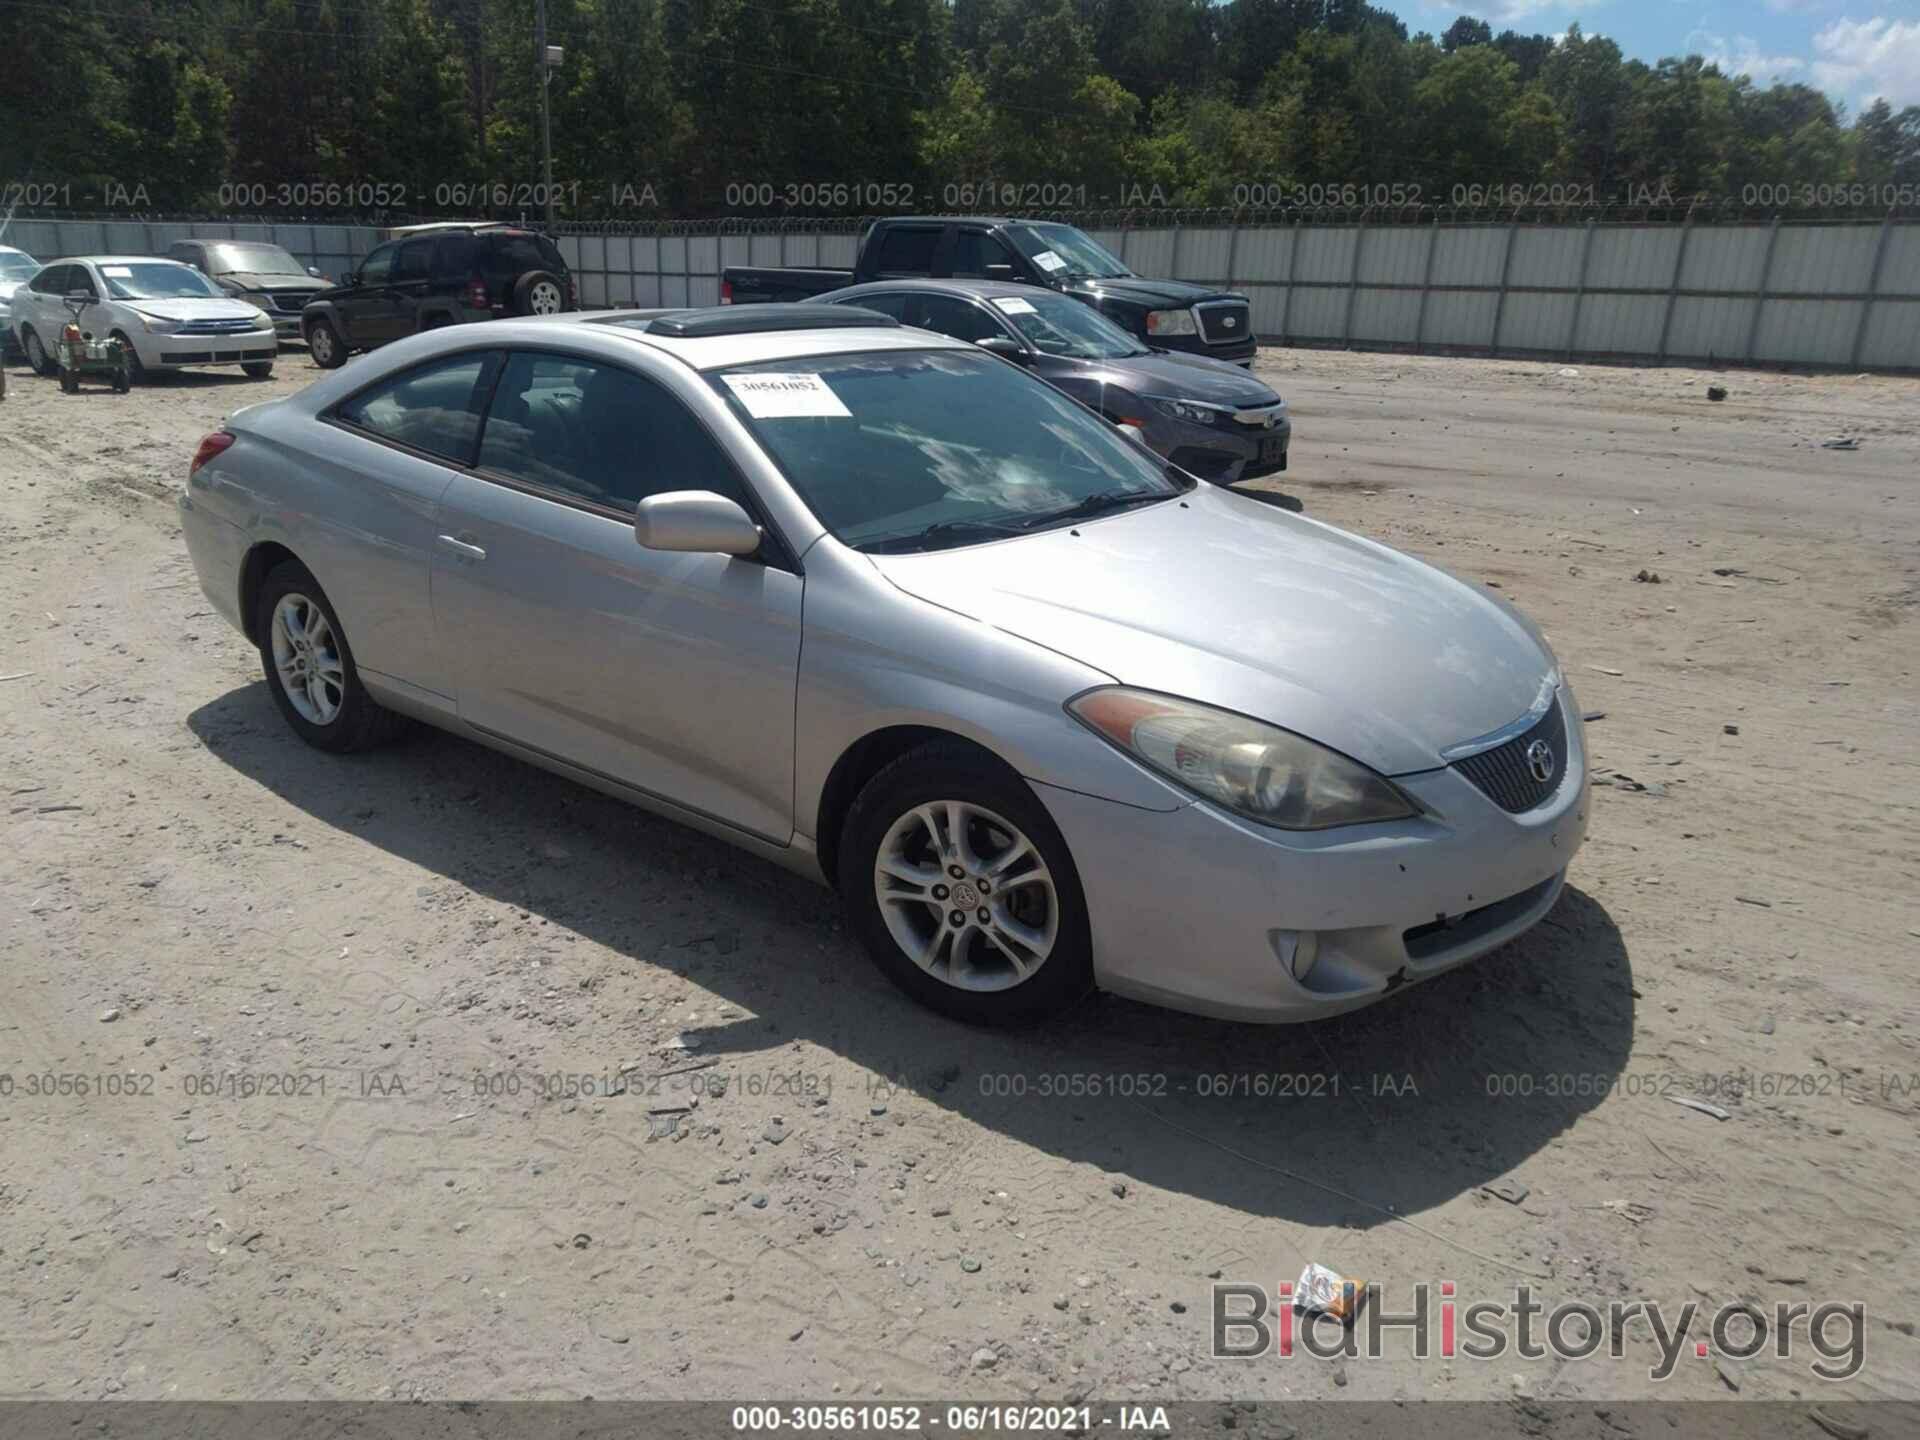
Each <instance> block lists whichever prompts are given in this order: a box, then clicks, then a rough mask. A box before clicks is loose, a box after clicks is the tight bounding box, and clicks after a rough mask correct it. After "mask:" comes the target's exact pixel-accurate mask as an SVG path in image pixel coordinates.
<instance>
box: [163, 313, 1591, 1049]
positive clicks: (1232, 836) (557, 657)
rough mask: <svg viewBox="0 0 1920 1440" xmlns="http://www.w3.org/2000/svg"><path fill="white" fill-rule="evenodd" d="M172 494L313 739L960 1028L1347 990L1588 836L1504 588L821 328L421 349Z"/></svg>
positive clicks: (1436, 959) (1525, 884)
mask: <svg viewBox="0 0 1920 1440" xmlns="http://www.w3.org/2000/svg"><path fill="white" fill-rule="evenodd" d="M181 512H182V520H183V524H184V529H185V533H186V539H187V544H188V547H189V549H190V550H191V552H192V556H193V561H194V565H195V566H196V568H197V569H198V571H199V575H200V580H201V583H202V584H203V585H204V587H205V589H206V592H207V594H208V595H209V596H210V597H211V599H212V601H213V603H214V604H215V605H216V606H217V607H218V608H219V610H220V611H221V613H223V614H224V615H225V616H226V617H227V618H228V619H229V620H231V621H232V622H233V623H234V624H235V625H237V626H238V627H239V628H240V629H241V630H242V631H243V632H244V633H245V635H246V636H247V638H248V639H249V640H250V641H252V642H253V643H254V644H255V645H257V646H258V647H259V650H260V654H261V657H262V662H263V666H264V670H265V674H266V681H267V685H268V686H269V688H270V689H271V692H272V694H273V698H274V700H275V702H276V703H277V704H278V706H279V708H280V710H281V712H282V714H283V715H284V716H285V718H286V721H287V723H288V724H289V725H290V726H292V728H293V729H294V730H295V731H296V732H297V733H298V734H299V735H300V736H301V738H303V739H304V740H306V741H308V742H309V743H310V744H312V745H314V746H317V747H318V748H320V749H321V750H328V751H346V750H353V749H357V748H360V747H363V746H366V745H370V744H373V743H375V742H377V741H380V740H382V739H384V738H386V737H388V736H390V735H392V734H394V733H395V731H396V729H397V728H398V727H399V726H401V725H402V724H403V723H404V717H412V718H413V719H416V720H421V721H425V722H427V723H429V724H432V725H437V726H442V727H444V728H446V729H449V730H453V731H456V732H458V733H460V734H463V735H466V736H469V737H471V738H473V739H476V740H479V741H481V742H483V743H485V744H488V745H492V746H495V747H498V748H499V749H501V750H504V751H506V752H508V753H510V754H513V755H517V756H520V757H522V758H524V759H525V760H528V761H530V762H532V763H533V764H536V765H541V766H544V767H546V768H548V769H550V770H554V771H557V772H559V773H560V774H563V775H567V776H571V777H572V778H574V779H576V780H578V781H581V782H583V783H585V784H588V785H592V786H595V787H598V788H600V789H602V790H605V791H607V792H609V793H611V794H614V795H618V796H622V797H625V798H627V799H630V800H632V801H634V802H635V803H637V804H641V805H644V806H647V807H649V808H651V809H653V810H656V811H659V812H661V813H664V814H666V815H669V816H672V817H674V818H676V819H679V820H682V821H684V822H686V823H687V824H690V825H694V826H697V827H699V828H700V829H702V830H705V831H707V832H709V833H711V834H714V835H717V836H721V837H723V838H725V839H727V840H729V841H732V842H733V843H735V844H737V845H739V846H741V847H742V848H744V849H746V850H748V851H751V852H753V853H754V854H757V855H760V856H764V857H766V858H768V859H771V860H774V861H777V862H779V863H782V864H785V865H788V866H791V867H793V868H795V869H798V870H800V871H803V872H805V873H807V874H809V875H812V876H814V877H815V878H817V879H821V880H824V881H826V882H828V883H830V884H832V885H833V886H835V887H836V888H837V889H838V891H839V893H840V895H841V897H842V900H843V902H844V904H845V906H846V908H847V911H848V913H849V915H850V916H851V920H852V925H853V928H854V930H855V931H856V932H857V933H858V934H859V936H860V937H861V939H862V940H863V941H864V943H865V945H866V948H867V949H868V950H869V951H871V953H872V955H873V957H874V959H875V960H876V961H877V962H878V963H879V965H880V967H881V969H882V970H883V971H885V972H886V974H887V975H889V976H890V977H891V978H892V979H893V980H894V981H896V982H897V983H898V984H899V985H900V986H901V987H902V988H904V989H905V990H907V991H908V992H909V993H910V994H912V995H914V996H915V997H917V998H918V999H920V1000H921V1001H923V1002H925V1003H926V1004H928V1005H931V1006H933V1007H935V1008H936V1009H939V1010H941V1011H943V1012H945V1013H947V1014H949V1015H952V1016H955V1017H957V1018H960V1019H962V1020H966V1021H973V1022H982V1023H1011V1022H1020V1021H1028V1020H1032V1019H1035V1018H1037V1017H1040V1016H1043V1015H1046V1014H1049V1013H1051V1012H1054V1011H1057V1010H1059V1009H1061V1008H1062V1007H1064V1006H1067V1005H1070V1004H1071V1003H1073V1002H1074V1001H1076V1000H1077V999H1079V998H1080V997H1081V996H1083V995H1085V994H1086V993H1087V992H1088V991H1089V990H1090V989H1092V988H1094V987H1102V988H1105V989H1109V990H1112V991H1115V992H1119V993H1123V994H1126V995H1131V996H1135V997H1138V998H1141V999H1145V1000H1148V1001H1153V1002H1157V1003H1160V1004H1163V1005H1168V1006H1173V1007H1177V1008H1179V1009H1183V1010H1192V1011H1197V1012H1201V1013H1205V1014H1210V1015H1216V1016H1223V1017H1230V1018H1237V1019H1245V1020H1261V1021H1293V1020H1307V1019H1313V1018H1316V1017H1319V1016H1324V1015H1329V1014H1333V1013H1336V1012H1339V1011H1342V1010H1348V1009H1352V1008H1353V1007H1355V1006H1359V1005H1364V1004H1366V1003H1368V1002H1369V1001H1372V1000H1376V999H1378V998H1380V997H1381V996H1383V995H1385V994H1387V993H1388V992H1389V991H1392V990H1395V989H1398V988H1400V987H1401V986H1402V985H1404V984H1407V983H1409V982H1412V981H1417V980H1422V979H1425V978H1427V977H1429V976H1432V975H1435V974H1438V973H1439V972H1441V971H1444V970H1447V969H1449V968H1451V967H1453V966H1455V965H1458V964H1460V963H1462V962H1463V961H1466V960H1469V959H1471V958H1473V957H1474V956H1477V955H1480V954H1483V953H1484V952H1486V951H1488V950H1490V949H1492V948H1494V947H1495V946H1497V945H1500V944H1501V943H1503V942H1504V941H1506V940H1509V939H1511V938H1512V937H1514V936H1516V935H1518V934H1520V933H1521V932H1522V931H1524V930H1525V929H1527V928H1528V927H1529V926H1531V925H1532V924H1534V923H1535V922H1536V921H1538V920H1539V919H1541V917H1542V916H1544V915H1545V914H1546V913H1547V911H1548V910H1549V909H1550V908H1551V907H1552V906H1553V904H1554V901H1555V900H1556V898H1557V897H1558V895H1559V893H1560V889H1561V886H1562V884H1563V883H1564V881H1565V877H1566V872H1567V865H1568V862H1569V861H1570V860H1571V859H1572V858H1573V854H1574V851H1575V850H1576V849H1578V848H1579V845H1580V842H1581V838H1582V836H1583V834H1584V832H1585V828H1586V820H1587V800H1586V757H1585V750H1584V746H1583V741H1582V733H1581V726H1580V712H1579V709H1578V707H1577V705H1576V704H1575V702H1574V699H1573V695H1572V693H1571V691H1570V690H1569V688H1568V686H1567V683H1566V679H1565V677H1564V676H1563V674H1562V673H1561V671H1560V668H1559V666H1558V665H1557V663H1556V661H1555V659H1554V656H1553V653H1552V652H1551V650H1550V649H1549V648H1548V646H1547V644H1546V643H1545V641H1544V640H1543V639H1542V637H1541V635H1540V633H1539V631H1538V630H1537V629H1536V628H1535V627H1534V626H1533V625H1532V624H1531V623H1529V621H1528V620H1527V619H1526V618H1525V617H1523V616H1522V615H1521V614H1520V613H1519V612H1518V611H1517V610H1515V609H1514V608H1513V607H1512V606H1511V605H1509V604H1507V603H1506V602H1505V601H1504V600H1502V599H1500V598H1498V597H1496V596H1493V595H1491V594H1489V593H1487V592H1486V591H1484V590H1482V589H1481V588H1479V587H1477V586H1474V585H1470V584H1466V583H1463V582H1462V581H1459V580H1456V579H1454V578H1452V577H1451V576H1448V575H1446V574H1443V573H1442V572H1440V571H1438V570H1435V569H1433V568H1431V567H1430V566H1427V565H1425V564H1422V563H1420V562H1419V561H1416V560H1413V559H1410V558H1409V557H1407V556H1405V555H1402V554H1399V553H1397V552H1395V551H1393V550H1390V549H1388V548H1386V547H1385V546H1382V545H1378V544H1375V543H1373V542H1372V541H1369V540H1365V539H1361V538H1359V537H1357V536H1354V535H1350V534H1347V533H1345V532H1343V531H1340V530H1336V529H1334V528H1333V527H1331V526H1329V525H1325V524H1322V523H1320V522H1318V521H1315V520H1312V519H1308V518H1306V517H1304V516H1301V515H1296V514H1290V513H1288V512H1286V511H1283V510H1280V509H1276V508H1274V507H1271V506H1268V505H1264V504H1261V503H1259V502H1258V501H1256V500H1253V499H1249V498H1247V497H1245V496H1240V495H1235V494H1232V493H1230V492H1227V491H1223V490H1221V489H1219V488H1217V487H1215V486H1212V485H1205V484H1200V483H1198V482H1196V481H1195V480H1194V479H1193V478H1192V477H1191V476H1189V475H1187V474H1185V473H1184V472H1182V471H1180V470H1178V469H1176V468H1174V467H1173V466H1172V465H1170V464H1169V463H1168V462H1167V461H1166V460H1164V459H1162V458H1161V457H1159V456H1157V455H1155V454H1153V453H1152V452H1151V451H1150V450H1148V449H1147V448H1146V447H1145V446H1143V445H1141V444H1140V443H1139V442H1138V441H1137V440H1135V439H1132V438H1130V437H1129V436H1128V435H1127V434H1126V433H1125V432H1124V431H1122V430H1121V429H1118V428H1116V427H1115V426H1114V425H1112V424H1110V423H1109V422H1108V421H1106V420H1104V419H1102V418H1101V417H1100V416H1098V415H1097V414H1095V413H1094V412H1093V411H1091V410H1089V409H1087V408H1085V407H1083V406H1082V405H1081V404H1080V403H1078V402H1077V401H1075V400H1073V399H1072V398H1070V397H1068V396H1066V395H1064V394H1062V393H1061V392H1060V391H1058V390H1056V389H1053V388H1052V387H1051V386H1049V385H1047V384H1045V383H1043V382H1042V381H1040V380H1038V379H1036V378H1035V377H1034V376H1033V375H1031V374H1030V373H1028V372H1026V371H1024V370H1022V369H1020V368H1017V367H1015V366H1012V365H1008V364H1006V363H1005V362H1004V361H1002V360H1000V359H998V358H996V357H995V356H993V355H989V354H985V353H982V352H981V351H980V350H979V349H978V348H977V347H975V346H972V345H969V344H966V343H964V342H961V341H957V340H953V339H949V338H946V337H943V336H938V335H933V334H929V333H927V332H925V331H920V330H914V329H909V328H905V327H903V326H900V325H898V324H896V323H894V322H893V321H891V320H890V319H888V318H887V317H886V316H883V315H878V314H870V313H863V312H862V311H860V310H858V309H855V308H851V307H846V306H810V305H778V306H776V305H767V306H742V307H733V308H727V309H718V310H710V311H680V312H672V313H654V314H649V313H645V312H625V313H624V314H615V315H602V316H598V317H585V316H579V315H568V316H563V317H559V318H557V319H550V320H508V321H499V322H495V323H493V324H489V325H485V326H459V327H454V328H449V329H444V330H439V331H435V332H431V333H428V334H423V335H419V336H415V337H412V338H410V339H406V340H402V341H399V342H397V343H395V344H393V345H390V346H388V347H386V348H384V349H382V350H380V351H378V352H377V353H375V354H372V355H369V356H367V357H364V358H361V359H357V360H355V361H353V362H352V363H350V364H349V365H347V366H346V367H345V368H344V369H342V370H340V371H338V372H337V373H333V374H330V375H328V376H326V377H325V378H323V379H321V380H319V381H318V382H316V383H315V384H313V385H312V386H310V387H308V388H307V389H306V390H304V391H302V392H300V393H299V394H297V395H294V396H291V397H288V398H286V399H282V400H275V401H270V402H268V403H266V404H262V405H256V406H254V407H252V408H250V409H246V410H243V411H241V412H239V413H238V414H236V415H235V416H234V417H233V418H232V420H231V421H230V422H229V423H228V425H227V426H226V427H225V428H224V429H223V430H221V431H218V432H216V433H215V434H213V435H210V436H208V437H207V439H206V440H205V441H204V442H203V443H202V445H201V447H200V450H199V453H198V454H197V455H196V456H195V458H194V461H193V465H192V470H191V475H190V478H189V481H188V484H187V487H186V491H185V494H184V497H183V499H182V501H181Z"/></svg>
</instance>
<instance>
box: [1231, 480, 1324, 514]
mask: <svg viewBox="0 0 1920 1440" xmlns="http://www.w3.org/2000/svg"><path fill="white" fill-rule="evenodd" d="M1227 489H1229V490H1231V491H1232V492H1233V493H1234V494H1235V495H1244V496H1246V497H1247V499H1249V500H1258V501H1259V502H1260V503H1261V504H1262V505H1272V506H1275V507H1276V508H1278V509H1281V510H1291V511H1292V512H1293V513H1294V514H1296V515H1298V514H1300V512H1301V511H1303V510H1305V509H1306V508H1307V506H1306V502H1305V501H1303V500H1302V499H1301V498H1300V497H1299V496H1298V495H1289V494H1287V492H1286V491H1284V490H1263V489H1257V488H1253V487H1250V486H1248V487H1243V486H1240V485H1229V486H1228V487H1227Z"/></svg>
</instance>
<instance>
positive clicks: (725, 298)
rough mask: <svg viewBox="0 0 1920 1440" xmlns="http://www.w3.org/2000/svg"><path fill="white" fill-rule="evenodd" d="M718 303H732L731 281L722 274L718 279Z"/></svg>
mask: <svg viewBox="0 0 1920 1440" xmlns="http://www.w3.org/2000/svg"><path fill="white" fill-rule="evenodd" d="M720 303H721V304H722V305H731V304H732V303H733V282H732V281H731V280H729V279H727V278H726V277H724V276H722V277H721V280H720Z"/></svg>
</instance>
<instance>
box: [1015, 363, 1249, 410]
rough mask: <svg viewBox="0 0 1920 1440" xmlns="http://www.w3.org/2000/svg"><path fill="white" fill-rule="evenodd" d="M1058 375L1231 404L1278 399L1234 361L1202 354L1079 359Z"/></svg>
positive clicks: (1240, 405) (1136, 391) (1141, 391)
mask: <svg viewBox="0 0 1920 1440" xmlns="http://www.w3.org/2000/svg"><path fill="white" fill-rule="evenodd" d="M1048 378H1049V379H1052V378H1054V377H1052V376H1049V377H1048ZM1060 379H1061V380H1062V381H1078V382H1080V383H1081V384H1094V385H1101V386H1106V385H1119V386H1123V387H1125V388H1126V389H1128V390H1130V391H1132V392H1133V393H1134V394H1136V395H1172V396H1176V397H1178V398H1179V399H1182V400H1207V401H1211V402H1212V403H1213V404H1216V405H1232V406H1235V407H1237V408H1244V407H1246V406H1253V405H1276V404H1278V403H1279V401H1280V396H1279V395H1278V393H1276V392H1275V391H1274V389H1273V387H1272V386H1270V385H1267V384H1266V383H1264V382H1263V381H1260V380H1256V379H1254V378H1253V377H1252V376H1251V375H1249V374H1248V373H1247V372H1246V371H1245V370H1244V369H1243V368H1241V367H1240V366H1238V365H1234V364H1230V363H1229V362H1227V361H1225V360H1214V359H1212V358H1210V357H1208V356H1205V355H1181V354H1178V353H1175V352H1168V353H1165V354H1154V355H1133V356H1128V357H1126V358H1125V359H1120V360H1083V361H1079V362H1077V363H1076V365H1075V367H1074V369H1073V370H1072V371H1070V372H1068V373H1067V374H1065V375H1063V376H1061V377H1060Z"/></svg>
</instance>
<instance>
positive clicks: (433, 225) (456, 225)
mask: <svg viewBox="0 0 1920 1440" xmlns="http://www.w3.org/2000/svg"><path fill="white" fill-rule="evenodd" d="M439 230H514V231H518V232H520V233H521V234H524V235H534V234H538V233H539V232H538V231H536V230H534V229H533V228H532V227H531V226H527V225H520V224H516V223H515V222H514V221H512V220H432V221H428V222H426V223H425V224H421V225H396V226H394V227H393V228H392V229H390V230H388V231H387V239H389V240H402V239H405V238H406V237H407V236H409V235H428V234H432V233H433V232H435V231H439Z"/></svg>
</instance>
